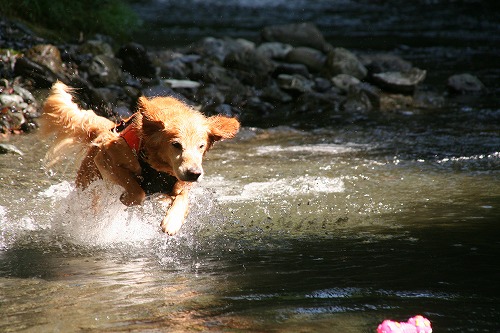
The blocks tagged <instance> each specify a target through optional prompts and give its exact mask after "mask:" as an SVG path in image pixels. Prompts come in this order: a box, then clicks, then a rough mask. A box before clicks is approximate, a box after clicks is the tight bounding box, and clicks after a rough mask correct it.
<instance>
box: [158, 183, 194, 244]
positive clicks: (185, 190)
mask: <svg viewBox="0 0 500 333" xmlns="http://www.w3.org/2000/svg"><path fill="white" fill-rule="evenodd" d="M190 187H191V185H190V184H189V183H186V182H182V181H178V182H177V183H175V186H174V190H173V194H174V195H173V202H172V205H171V206H170V208H169V209H168V211H167V214H166V215H165V217H164V218H163V221H161V225H160V226H161V229H162V230H163V232H165V233H166V234H168V235H170V236H173V235H175V234H176V233H177V232H178V231H179V229H180V228H181V227H182V225H183V224H184V220H185V219H186V216H187V213H188V208H189V189H190Z"/></svg>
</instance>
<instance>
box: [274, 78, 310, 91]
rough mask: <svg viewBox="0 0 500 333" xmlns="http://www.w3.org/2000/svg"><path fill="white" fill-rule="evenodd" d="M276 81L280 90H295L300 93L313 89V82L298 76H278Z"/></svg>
mask: <svg viewBox="0 0 500 333" xmlns="http://www.w3.org/2000/svg"><path fill="white" fill-rule="evenodd" d="M277 81H278V85H279V87H280V88H283V89H286V90H295V91H298V92H302V93H304V92H311V91H312V90H313V87H314V82H312V81H311V80H308V79H306V78H305V77H303V76H302V75H298V74H294V75H287V74H280V75H278V80H277Z"/></svg>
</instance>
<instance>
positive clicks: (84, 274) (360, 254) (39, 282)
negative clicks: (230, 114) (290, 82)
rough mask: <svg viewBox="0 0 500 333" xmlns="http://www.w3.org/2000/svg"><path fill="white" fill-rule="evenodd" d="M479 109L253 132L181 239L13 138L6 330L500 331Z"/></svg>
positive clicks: (155, 210) (498, 232)
mask: <svg viewBox="0 0 500 333" xmlns="http://www.w3.org/2000/svg"><path fill="white" fill-rule="evenodd" d="M441 112H444V111H441ZM476 112H479V113H482V114H483V116H484V117H485V118H487V119H486V120H485V121H478V120H477V119H478V118H477V113H475V114H472V113H470V112H469V110H460V109H457V110H450V111H448V112H447V113H442V114H441V116H437V115H436V114H433V115H432V117H433V119H434V121H432V122H430V121H429V118H428V116H429V115H426V114H418V113H416V114H413V115H399V116H398V115H390V116H387V117H385V116H384V117H378V118H377V119H376V120H373V122H367V123H362V124H354V125H352V124H351V125H345V126H339V127H333V128H324V129H317V130H308V131H301V130H297V129H291V128H285V127H283V128H272V129H268V130H260V129H249V128H246V129H244V130H243V131H242V133H241V134H240V136H239V137H238V138H237V139H236V140H233V141H228V142H224V143H222V144H219V145H217V146H216V147H215V148H214V149H213V151H211V152H210V153H209V154H208V155H207V158H208V159H207V161H206V167H205V169H206V177H205V178H204V179H203V181H202V182H200V183H199V184H198V186H197V188H196V190H195V191H194V192H193V194H192V200H191V201H192V206H191V213H190V215H189V218H188V222H187V224H186V225H185V226H184V227H183V229H182V230H181V233H180V234H179V235H177V236H175V237H168V236H166V235H164V234H162V233H161V232H160V228H159V222H160V220H161V217H162V211H163V209H162V207H160V206H159V205H158V203H157V202H155V200H149V201H148V202H146V204H145V205H144V206H142V207H139V208H126V207H124V206H123V205H121V203H120V202H119V200H118V199H117V198H118V196H119V193H120V189H119V188H117V187H112V186H111V187H110V186H106V185H104V184H102V183H96V184H95V185H93V186H94V187H93V188H92V189H91V190H96V191H98V192H99V193H100V195H101V198H102V201H101V203H100V205H99V206H98V207H94V206H92V196H91V195H90V193H89V192H91V191H86V192H83V193H81V192H79V191H76V190H75V189H74V187H73V185H72V177H73V174H72V167H71V166H70V167H68V168H67V169H61V170H55V171H56V172H54V173H48V172H47V171H46V170H43V168H42V162H41V159H42V158H43V154H44V151H45V149H46V147H45V143H43V142H38V141H37V140H38V139H37V138H36V136H34V135H25V136H19V137H15V138H13V140H12V142H11V143H13V144H15V145H17V146H18V148H19V149H21V150H22V151H23V152H24V155H23V156H19V155H2V156H0V170H1V179H0V181H1V188H2V193H1V197H0V198H1V199H0V286H1V291H2V292H1V294H0V307H1V311H0V330H1V331H3V332H75V331H97V332H100V331H101V332H122V331H127V332H145V331H147V332H165V331H171V332H176V331H177V332H186V331H229V332H234V331H247V332H269V331H272V332H296V331H300V332H374V330H375V328H376V326H377V325H378V323H380V322H381V321H382V320H383V319H385V318H393V319H396V320H406V319H408V318H409V317H411V316H413V315H416V314H422V315H425V316H427V317H428V318H429V319H430V320H431V322H432V323H433V327H434V329H435V331H436V332H497V331H498V329H499V328H500V326H499V321H498V318H500V283H499V277H500V274H499V273H500V268H499V266H498V256H499V255H500V241H499V239H500V226H499V222H500V220H499V217H500V149H499V147H500V138H499V136H498V124H499V122H498V119H499V117H500V114H499V111H498V110H476ZM484 117H483V118H484ZM440 119H442V120H444V119H446V121H440ZM464 120H465V122H464ZM471 122H475V125H476V126H474V128H469V129H468V130H467V131H466V132H465V131H463V128H462V127H463V126H465V125H463V124H465V123H467V124H470V123H471Z"/></svg>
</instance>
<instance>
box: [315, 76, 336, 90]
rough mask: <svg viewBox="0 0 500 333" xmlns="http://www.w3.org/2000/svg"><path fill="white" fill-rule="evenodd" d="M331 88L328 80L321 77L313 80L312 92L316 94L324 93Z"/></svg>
mask: <svg viewBox="0 0 500 333" xmlns="http://www.w3.org/2000/svg"><path fill="white" fill-rule="evenodd" d="M331 87H332V83H331V82H330V80H327V79H325V78H323V77H315V78H314V90H316V91H317V92H326V91H328V90H329V89H330V88H331Z"/></svg>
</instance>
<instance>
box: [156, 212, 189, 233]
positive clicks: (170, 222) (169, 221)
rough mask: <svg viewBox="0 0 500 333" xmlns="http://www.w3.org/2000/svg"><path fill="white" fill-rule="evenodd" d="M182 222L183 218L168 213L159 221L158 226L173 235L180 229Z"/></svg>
mask: <svg viewBox="0 0 500 333" xmlns="http://www.w3.org/2000/svg"><path fill="white" fill-rule="evenodd" d="M183 223H184V219H182V218H177V217H174V216H171V215H170V214H168V215H167V216H165V218H164V219H163V221H161V225H160V227H161V230H163V232H164V233H166V234H167V235H170V236H173V235H175V234H176V233H177V232H178V231H179V230H180V229H181V227H182V224H183Z"/></svg>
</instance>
